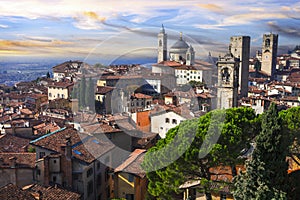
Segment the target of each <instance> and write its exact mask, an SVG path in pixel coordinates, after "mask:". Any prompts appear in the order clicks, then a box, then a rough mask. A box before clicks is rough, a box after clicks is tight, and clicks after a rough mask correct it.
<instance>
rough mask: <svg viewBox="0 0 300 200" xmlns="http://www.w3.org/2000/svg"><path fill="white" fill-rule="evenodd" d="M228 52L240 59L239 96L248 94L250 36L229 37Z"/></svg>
mask: <svg viewBox="0 0 300 200" xmlns="http://www.w3.org/2000/svg"><path fill="white" fill-rule="evenodd" d="M229 48H230V52H231V53H232V55H233V56H234V57H236V58H239V59H240V68H239V93H240V95H239V97H247V96H248V81H249V56H250V37H249V36H233V37H231V38H230V46H229Z"/></svg>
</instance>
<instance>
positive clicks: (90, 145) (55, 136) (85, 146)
mask: <svg viewBox="0 0 300 200" xmlns="http://www.w3.org/2000/svg"><path fill="white" fill-rule="evenodd" d="M67 137H70V139H71V145H72V156H73V157H74V158H77V159H79V160H82V161H84V162H87V163H90V162H92V161H94V160H95V159H97V158H98V157H100V156H101V155H102V154H104V153H106V152H107V151H109V150H111V149H112V148H114V145H113V144H112V143H111V142H108V141H102V140H99V139H97V138H96V137H93V136H90V135H87V134H85V133H79V132H77V130H75V129H73V128H63V129H60V130H58V131H55V132H52V133H49V134H47V135H44V136H42V137H40V138H38V139H36V140H33V141H31V144H33V145H35V146H38V147H42V148H45V149H48V150H51V151H54V152H57V153H59V152H61V151H62V150H61V148H62V147H65V145H66V138H67Z"/></svg>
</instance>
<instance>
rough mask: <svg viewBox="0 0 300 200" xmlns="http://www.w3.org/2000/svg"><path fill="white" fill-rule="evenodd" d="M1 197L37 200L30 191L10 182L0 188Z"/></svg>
mask: <svg viewBox="0 0 300 200" xmlns="http://www.w3.org/2000/svg"><path fill="white" fill-rule="evenodd" d="M0 199H3V200H16V199H19V200H36V199H35V198H34V197H33V196H32V195H31V194H30V193H29V192H27V191H24V190H22V189H21V188H19V187H17V186H16V185H13V184H12V183H9V184H7V185H5V186H3V187H1V188H0Z"/></svg>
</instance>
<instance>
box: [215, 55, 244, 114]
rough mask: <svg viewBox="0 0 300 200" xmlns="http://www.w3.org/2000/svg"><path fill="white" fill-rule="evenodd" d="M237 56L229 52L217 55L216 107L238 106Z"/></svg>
mask: <svg viewBox="0 0 300 200" xmlns="http://www.w3.org/2000/svg"><path fill="white" fill-rule="evenodd" d="M239 62H240V60H239V58H235V57H234V56H233V55H232V54H231V53H228V54H226V55H225V56H224V57H219V60H218V62H217V67H218V88H217V89H218V92H217V108H218V109H223V108H224V109H227V108H232V107H237V106H238V87H239Z"/></svg>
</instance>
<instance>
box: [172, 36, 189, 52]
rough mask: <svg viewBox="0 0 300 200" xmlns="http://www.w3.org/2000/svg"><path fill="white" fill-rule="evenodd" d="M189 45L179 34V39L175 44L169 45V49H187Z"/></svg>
mask: <svg viewBox="0 0 300 200" xmlns="http://www.w3.org/2000/svg"><path fill="white" fill-rule="evenodd" d="M188 48H189V45H188V44H187V43H186V42H185V41H184V40H183V39H182V36H181V34H180V38H179V40H177V42H175V44H174V45H173V46H172V47H171V49H188Z"/></svg>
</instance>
